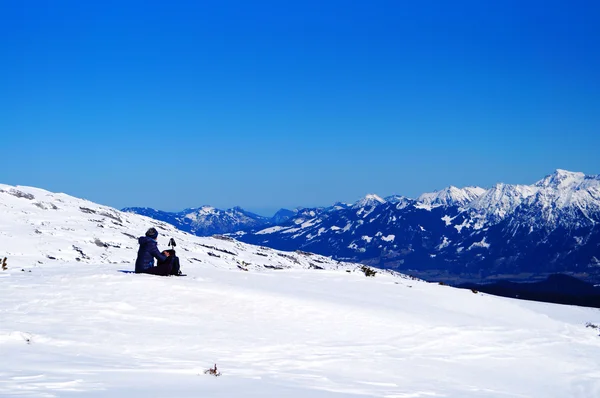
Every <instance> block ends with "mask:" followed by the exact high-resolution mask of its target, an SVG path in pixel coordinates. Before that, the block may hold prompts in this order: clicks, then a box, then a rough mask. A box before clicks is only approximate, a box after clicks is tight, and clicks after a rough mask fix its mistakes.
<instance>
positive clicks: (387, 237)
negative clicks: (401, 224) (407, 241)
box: [381, 234, 396, 242]
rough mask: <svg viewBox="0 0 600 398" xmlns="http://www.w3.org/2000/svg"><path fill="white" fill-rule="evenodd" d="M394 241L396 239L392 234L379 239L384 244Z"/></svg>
mask: <svg viewBox="0 0 600 398" xmlns="http://www.w3.org/2000/svg"><path fill="white" fill-rule="evenodd" d="M394 239H396V235H393V234H389V235H387V236H382V237H381V240H383V241H386V242H393V241H394Z"/></svg>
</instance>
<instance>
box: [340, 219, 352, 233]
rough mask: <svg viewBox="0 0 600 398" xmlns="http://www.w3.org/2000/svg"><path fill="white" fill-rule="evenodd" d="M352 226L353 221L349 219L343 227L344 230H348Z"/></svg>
mask: <svg viewBox="0 0 600 398" xmlns="http://www.w3.org/2000/svg"><path fill="white" fill-rule="evenodd" d="M350 228H352V222H351V221H349V222H348V224H346V226H345V227H344V228H342V232H348V231H349V230H350Z"/></svg>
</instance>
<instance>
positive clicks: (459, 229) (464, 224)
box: [454, 219, 469, 233]
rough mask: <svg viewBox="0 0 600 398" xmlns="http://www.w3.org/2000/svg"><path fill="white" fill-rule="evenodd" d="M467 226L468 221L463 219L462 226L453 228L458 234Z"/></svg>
mask: <svg viewBox="0 0 600 398" xmlns="http://www.w3.org/2000/svg"><path fill="white" fill-rule="evenodd" d="M468 226H469V220H468V219H465V220H464V221H463V222H462V224H460V225H455V226H454V228H456V230H457V231H458V233H460V232H461V231H462V229H463V228H465V227H468Z"/></svg>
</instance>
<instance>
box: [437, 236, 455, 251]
mask: <svg viewBox="0 0 600 398" xmlns="http://www.w3.org/2000/svg"><path fill="white" fill-rule="evenodd" d="M450 242H452V241H451V240H449V239H448V238H447V237H446V236H444V237H443V240H442V243H440V244H439V245H438V246H437V247H436V249H438V250H442V249H444V248H446V247H448V245H450Z"/></svg>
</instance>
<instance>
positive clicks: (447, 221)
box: [442, 215, 456, 227]
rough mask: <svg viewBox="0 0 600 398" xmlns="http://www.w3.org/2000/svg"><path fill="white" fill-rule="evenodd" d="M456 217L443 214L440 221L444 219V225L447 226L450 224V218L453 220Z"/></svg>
mask: <svg viewBox="0 0 600 398" xmlns="http://www.w3.org/2000/svg"><path fill="white" fill-rule="evenodd" d="M455 218H456V217H450V216H449V215H445V216H444V217H442V221H444V222H445V223H446V226H447V227H449V226H450V225H452V220H454V219H455Z"/></svg>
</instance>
